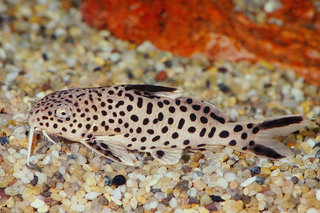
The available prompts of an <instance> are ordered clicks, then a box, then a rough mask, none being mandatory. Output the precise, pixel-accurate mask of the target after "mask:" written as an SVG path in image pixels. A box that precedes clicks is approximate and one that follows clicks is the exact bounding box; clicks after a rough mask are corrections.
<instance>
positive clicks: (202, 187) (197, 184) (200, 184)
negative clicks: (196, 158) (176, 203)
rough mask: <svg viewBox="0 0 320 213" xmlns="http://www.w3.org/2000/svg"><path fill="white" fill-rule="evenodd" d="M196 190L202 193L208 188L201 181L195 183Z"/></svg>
mask: <svg viewBox="0 0 320 213" xmlns="http://www.w3.org/2000/svg"><path fill="white" fill-rule="evenodd" d="M193 186H194V188H196V189H197V190H198V191H202V190H203V189H204V188H205V187H206V186H205V184H204V183H203V182H202V180H201V179H198V180H196V181H195V182H194V183H193Z"/></svg>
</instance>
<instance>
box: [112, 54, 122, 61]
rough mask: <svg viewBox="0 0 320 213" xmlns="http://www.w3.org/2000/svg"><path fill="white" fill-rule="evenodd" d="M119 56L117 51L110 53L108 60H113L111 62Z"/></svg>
mask: <svg viewBox="0 0 320 213" xmlns="http://www.w3.org/2000/svg"><path fill="white" fill-rule="evenodd" d="M120 58H121V56H120V54H119V53H112V54H111V55H110V60H111V61H113V62H116V61H118V60H119V59H120Z"/></svg>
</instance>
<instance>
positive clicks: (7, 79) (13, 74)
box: [5, 72, 19, 84]
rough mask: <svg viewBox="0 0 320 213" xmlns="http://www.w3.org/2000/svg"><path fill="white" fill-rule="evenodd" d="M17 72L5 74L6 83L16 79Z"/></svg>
mask: <svg viewBox="0 0 320 213" xmlns="http://www.w3.org/2000/svg"><path fill="white" fill-rule="evenodd" d="M18 75H19V73H18V72H11V73H9V74H8V75H7V78H6V81H5V82H6V84H10V83H11V82H12V81H14V80H16V78H17V77H18Z"/></svg>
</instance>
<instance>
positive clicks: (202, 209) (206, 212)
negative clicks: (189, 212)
mask: <svg viewBox="0 0 320 213" xmlns="http://www.w3.org/2000/svg"><path fill="white" fill-rule="evenodd" d="M199 212H200V213H210V211H209V210H208V209H206V208H204V207H202V206H201V207H200V208H199Z"/></svg>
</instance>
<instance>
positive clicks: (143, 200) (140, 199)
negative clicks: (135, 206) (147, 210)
mask: <svg viewBox="0 0 320 213" xmlns="http://www.w3.org/2000/svg"><path fill="white" fill-rule="evenodd" d="M137 201H138V203H139V204H140V205H143V204H145V203H146V202H147V199H146V198H144V197H137Z"/></svg>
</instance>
